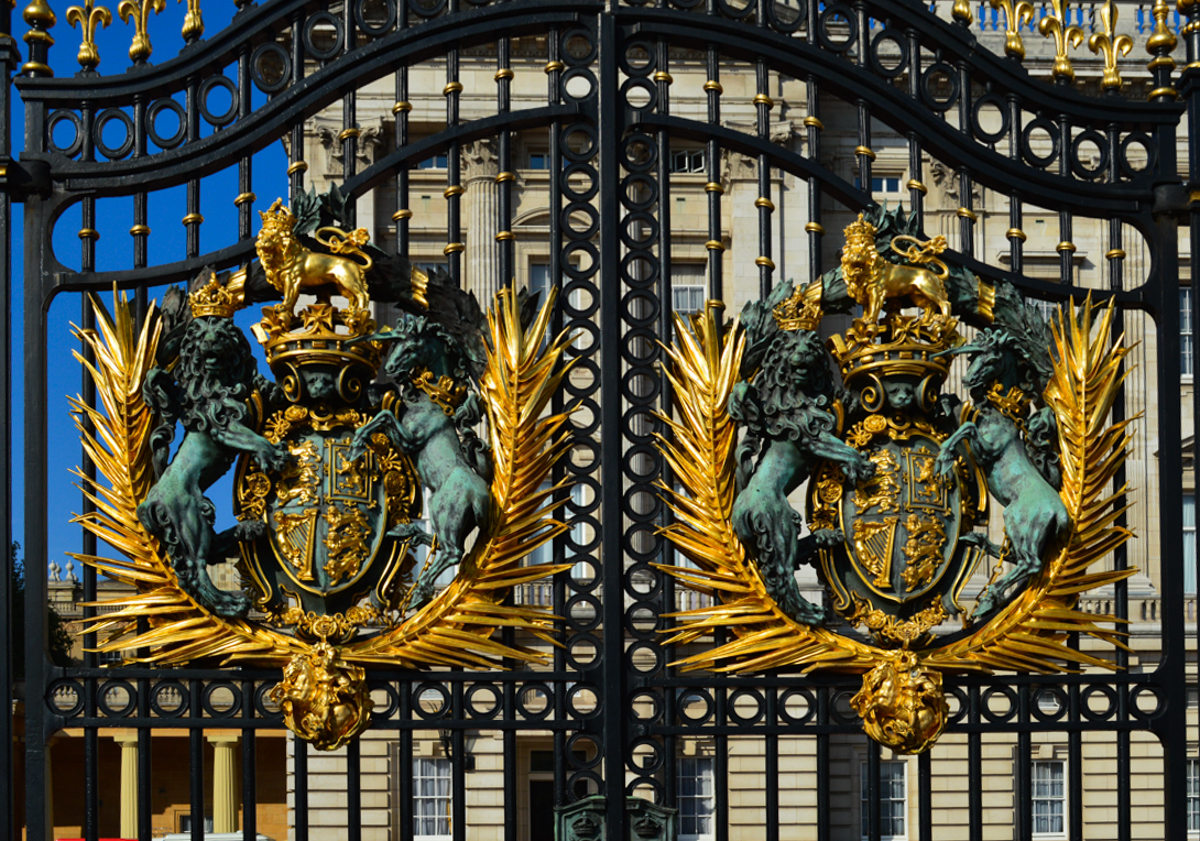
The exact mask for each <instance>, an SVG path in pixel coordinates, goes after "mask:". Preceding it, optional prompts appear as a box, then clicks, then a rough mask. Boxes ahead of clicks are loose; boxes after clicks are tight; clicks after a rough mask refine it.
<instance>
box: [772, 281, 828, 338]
mask: <svg viewBox="0 0 1200 841" xmlns="http://www.w3.org/2000/svg"><path fill="white" fill-rule="evenodd" d="M772 312H774V314H775V323H776V324H778V325H779V329H781V330H815V329H817V325H818V324H820V323H821V284H820V283H810V284H809V285H808V286H805V287H797V288H796V291H795V292H794V293H792V296H791V297H790V298H788V299H787V300H786V301H783V302H782V303H780V304H776V305H775V309H774V310H772Z"/></svg>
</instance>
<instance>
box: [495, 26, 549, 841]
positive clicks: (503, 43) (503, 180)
mask: <svg viewBox="0 0 1200 841" xmlns="http://www.w3.org/2000/svg"><path fill="white" fill-rule="evenodd" d="M511 63H512V42H511V41H510V39H508V38H500V39H499V40H498V41H497V42H496V76H495V80H496V111H497V113H500V114H507V113H508V112H509V111H511V110H512V80H513V70H512V67H511ZM512 144H513V133H512V132H511V131H502V132H500V142H499V148H498V149H497V150H496V151H497V155H498V157H499V159H500V162H499V164H500V165H499V169H500V171H499V172H497V173H496V185H497V189H496V192H497V194H498V209H499V214H500V218H499V219H497V220H496V221H497V223H498V224H497V226H496V230H497V233H496V244H495V246H494V247H495V248H496V262H497V264H498V265H499V267H500V276H499V279H498V280H499V285H500V287H501V288H504V287H506V286H508V285H509V284H513V283H515V281H516V266H515V260H516V247H515V246H516V244H515V242H514V241H513V240H514V235H513V230H512V220H513V181H514V180H515V178H514V176H513V165H512ZM551 165H552V166H555V165H557V164H555V162H554V160H553V158H552V159H551ZM483 245H484V244H483V243H479V246H481V247H482V246H483ZM516 291H517V289H516V287H514V288H513V294H516ZM542 303H545V300H544V299H543V300H542ZM506 767H507V766H506ZM509 802H516V801H515V800H514V801H509ZM511 811H512V810H505V823H506V825H507V823H509V822H510V813H511ZM511 822H512V823H513V827H514V829H513V831H514V832H515V831H516V829H515V827H516V823H515V817H512V818H511Z"/></svg>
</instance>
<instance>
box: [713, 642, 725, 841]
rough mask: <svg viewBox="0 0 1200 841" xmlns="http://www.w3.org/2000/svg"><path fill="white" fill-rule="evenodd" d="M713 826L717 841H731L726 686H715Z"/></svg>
mask: <svg viewBox="0 0 1200 841" xmlns="http://www.w3.org/2000/svg"><path fill="white" fill-rule="evenodd" d="M718 642H720V641H719V640H718ZM712 694H713V709H714V713H713V718H714V720H715V721H716V723H717V735H716V736H714V737H713V828H714V829H715V830H716V832H715V833H714V835H715V837H716V841H729V737H728V736H727V735H725V730H726V729H727V728H728V727H729V705H728V700H729V695H728V691H727V690H726V689H725V687H724V686H716V687H713V691H712Z"/></svg>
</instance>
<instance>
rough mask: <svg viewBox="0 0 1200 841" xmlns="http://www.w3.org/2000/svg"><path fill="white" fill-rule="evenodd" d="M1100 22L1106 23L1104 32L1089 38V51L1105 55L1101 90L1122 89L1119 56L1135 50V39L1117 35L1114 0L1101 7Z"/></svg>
mask: <svg viewBox="0 0 1200 841" xmlns="http://www.w3.org/2000/svg"><path fill="white" fill-rule="evenodd" d="M1100 20H1101V21H1102V22H1103V23H1104V31H1103V32H1096V33H1094V34H1093V35H1092V37H1091V38H1088V49H1090V50H1091V51H1092V52H1094V53H1097V54H1100V53H1102V54H1103V55H1104V77H1103V78H1102V79H1101V80H1100V89H1101V90H1106V91H1109V90H1114V91H1119V90H1120V89H1121V73H1120V71H1119V70H1117V58H1118V56H1127V55H1129V51H1130V50H1132V49H1133V39H1132V38H1130V37H1129V36H1128V35H1117V34H1116V31H1117V6H1116V4H1115V3H1113V0H1106V2H1105V3H1104V5H1103V6H1101V7H1100Z"/></svg>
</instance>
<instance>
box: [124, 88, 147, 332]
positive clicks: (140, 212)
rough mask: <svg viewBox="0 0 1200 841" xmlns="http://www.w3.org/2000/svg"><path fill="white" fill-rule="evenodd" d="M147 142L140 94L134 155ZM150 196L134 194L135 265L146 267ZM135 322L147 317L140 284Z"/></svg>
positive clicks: (135, 102)
mask: <svg viewBox="0 0 1200 841" xmlns="http://www.w3.org/2000/svg"><path fill="white" fill-rule="evenodd" d="M147 151H148V150H147V144H146V101H145V99H143V98H142V97H141V96H140V95H137V96H134V98H133V156H134V157H135V158H142V157H145V156H146V153H147ZM147 202H148V197H147V195H146V193H145V191H143V190H139V191H138V192H136V193H134V194H133V228H131V229H130V231H129V233H130V234H132V235H133V267H134V268H135V269H144V268H146V266H147V265H148V263H149V260H148V247H149V239H150V225H149V209H148V207H147ZM133 300H134V312H135V313H136V319H135V321H134V323H135V324H137V325H139V326H140V325H141V324H142V322H143V321H144V320H145V318H146V287H144V286H140V285H139V286H138V287H137V288H136V289H135V290H134V293H133Z"/></svg>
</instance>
